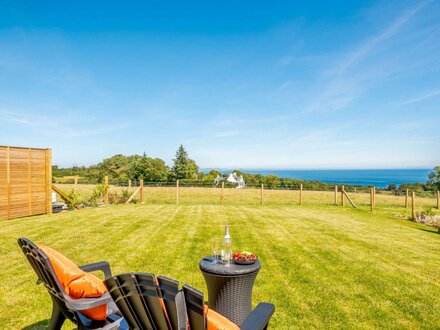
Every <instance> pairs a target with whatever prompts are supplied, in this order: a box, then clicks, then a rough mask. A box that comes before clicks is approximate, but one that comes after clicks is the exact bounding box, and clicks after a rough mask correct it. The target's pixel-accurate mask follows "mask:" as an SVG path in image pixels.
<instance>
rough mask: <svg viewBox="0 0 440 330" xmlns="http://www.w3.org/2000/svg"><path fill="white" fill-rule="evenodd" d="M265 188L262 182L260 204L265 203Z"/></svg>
mask: <svg viewBox="0 0 440 330" xmlns="http://www.w3.org/2000/svg"><path fill="white" fill-rule="evenodd" d="M263 190H264V184H263V183H262V184H261V189H260V205H263Z"/></svg>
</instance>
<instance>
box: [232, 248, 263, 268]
mask: <svg viewBox="0 0 440 330" xmlns="http://www.w3.org/2000/svg"><path fill="white" fill-rule="evenodd" d="M232 260H234V262H235V263H236V264H239V265H252V264H254V263H255V262H256V261H257V260H258V257H257V256H256V255H255V254H253V253H252V252H249V251H242V252H235V253H234V254H232Z"/></svg>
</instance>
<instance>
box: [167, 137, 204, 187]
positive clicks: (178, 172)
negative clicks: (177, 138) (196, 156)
mask: <svg viewBox="0 0 440 330" xmlns="http://www.w3.org/2000/svg"><path fill="white" fill-rule="evenodd" d="M173 161H174V165H173V168H172V170H171V171H172V174H173V177H174V178H175V179H197V173H198V171H199V167H198V166H197V164H196V162H195V161H194V160H192V159H191V158H189V156H188V153H187V152H186V150H185V148H184V147H183V145H180V147H179V149H177V151H176V158H174V159H173Z"/></svg>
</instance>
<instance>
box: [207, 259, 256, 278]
mask: <svg viewBox="0 0 440 330" xmlns="http://www.w3.org/2000/svg"><path fill="white" fill-rule="evenodd" d="M199 267H200V270H202V271H204V272H207V273H210V274H214V275H221V276H240V275H246V274H250V273H253V272H256V271H258V270H260V268H261V263H260V260H257V261H256V262H255V263H254V264H252V265H238V264H236V263H234V262H233V261H231V263H230V264H229V265H228V266H226V265H223V264H222V263H221V262H220V261H219V260H217V262H216V263H213V258H212V256H211V257H205V258H203V259H202V260H200V263H199Z"/></svg>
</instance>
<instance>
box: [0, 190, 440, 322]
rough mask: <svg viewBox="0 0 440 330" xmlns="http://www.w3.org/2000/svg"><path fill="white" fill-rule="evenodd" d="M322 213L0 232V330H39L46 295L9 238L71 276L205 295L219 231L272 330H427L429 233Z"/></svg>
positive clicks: (432, 274) (184, 213)
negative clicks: (247, 266)
mask: <svg viewBox="0 0 440 330" xmlns="http://www.w3.org/2000/svg"><path fill="white" fill-rule="evenodd" d="M231 191H232V190H231ZM233 191H234V193H236V192H235V191H236V190H233ZM290 193H292V194H294V193H293V192H290ZM306 194H308V192H307V193H306ZM173 196H174V195H173ZM306 196H307V195H306ZM306 196H305V197H306ZM181 197H182V198H184V196H181ZM258 197H259V195H258V193H257V194H256V197H255V198H256V199H257V201H256V203H258ZM294 197H295V195H293V198H294ZM267 198H271V197H270V196H267ZM147 201H148V197H147ZM188 201H189V200H188ZM331 203H332V195H331V194H330V195H329V196H328V203H327V205H318V204H308V203H305V205H303V206H298V205H294V203H292V205H290V206H280V205H265V206H259V205H224V206H221V205H218V204H211V205H209V204H203V205H189V203H187V202H185V201H184V200H183V202H182V205H178V206H176V205H172V204H168V205H164V204H161V205H160V204H144V205H140V204H136V205H119V206H109V207H98V208H93V209H86V210H81V211H72V212H66V213H62V214H57V215H52V216H39V217H32V218H23V219H16V220H10V221H3V222H1V223H0V246H1V248H2V250H1V251H2V253H1V256H0V262H1V264H2V272H1V273H0V292H1V294H0V311H1V313H0V328H2V329H3V328H5V329H6V328H9V329H16V328H23V327H26V326H30V325H32V324H38V322H40V323H39V325H40V327H41V321H42V320H46V319H47V318H49V316H50V309H51V302H50V298H49V295H48V294H47V292H46V290H45V289H44V288H43V287H41V286H36V284H35V280H36V277H35V274H34V272H33V271H32V269H31V267H30V265H29V264H28V263H27V261H26V259H25V257H24V256H23V255H22V252H21V251H20V249H19V247H18V245H17V243H16V241H17V238H19V237H22V236H25V237H28V238H30V239H31V240H33V241H34V242H37V243H42V244H46V245H49V246H51V247H53V248H55V249H58V250H59V251H61V252H62V253H64V254H65V255H66V256H68V257H69V258H71V259H72V260H74V261H75V262H77V263H78V264H84V263H90V262H94V261H98V260H108V261H109V262H110V264H111V265H112V270H113V273H115V274H117V273H121V272H126V271H143V272H151V273H155V274H160V275H165V276H168V277H171V278H175V279H177V280H179V281H180V282H181V283H187V284H189V285H192V286H194V287H196V288H199V289H201V290H203V291H204V292H205V294H206V287H205V283H204V279H203V276H202V274H201V273H200V271H199V269H198V261H199V260H200V258H202V257H203V256H205V255H208V254H209V253H210V248H211V247H210V240H211V238H212V237H219V238H221V237H222V231H223V225H224V224H225V223H226V222H228V223H230V224H231V235H232V238H233V243H234V246H235V248H236V249H237V250H242V249H246V250H250V251H253V252H255V253H256V254H258V255H259V256H260V258H261V261H262V269H261V271H260V274H259V275H258V277H257V281H256V284H255V287H254V296H253V302H254V304H256V303H258V302H260V301H269V302H272V303H274V304H275V306H276V313H275V315H274V317H273V319H272V322H271V327H272V328H277V329H286V328H315V329H316V328H319V329H327V328H363V329H370V328H395V329H400V328H425V329H434V328H438V326H439V320H438V311H439V310H440V298H439V297H440V282H439V278H440V258H439V255H440V235H439V234H437V233H436V232H435V229H433V228H429V227H426V226H423V225H419V224H416V223H412V222H409V221H405V220H400V219H398V218H396V215H402V214H405V212H408V210H407V211H405V209H404V208H402V207H393V206H386V207H379V208H378V209H377V210H376V211H374V212H373V213H371V212H370V211H368V207H367V206H363V207H360V208H359V209H352V208H350V207H349V206H346V207H344V208H343V207H340V206H339V207H335V206H332V205H329V204H331ZM187 204H188V205H187ZM193 204H195V203H193ZM205 298H206V297H205ZM72 327H73V325H72V324H71V323H67V324H66V326H65V328H67V329H71V328H72ZM34 328H38V326H35V327H34Z"/></svg>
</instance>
